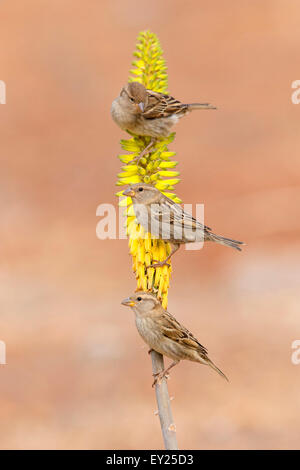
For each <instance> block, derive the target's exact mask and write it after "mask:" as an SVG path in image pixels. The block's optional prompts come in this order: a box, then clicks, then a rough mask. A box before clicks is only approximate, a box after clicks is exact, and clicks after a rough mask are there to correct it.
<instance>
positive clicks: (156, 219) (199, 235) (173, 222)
mask: <svg viewBox="0 0 300 470" xmlns="http://www.w3.org/2000/svg"><path fill="white" fill-rule="evenodd" d="M123 194H124V195H125V196H130V197H131V198H132V202H133V207H134V212H135V216H136V219H137V221H138V223H139V224H141V225H142V226H143V227H144V229H145V230H146V231H147V232H150V233H152V235H154V236H155V237H157V238H160V239H163V240H166V241H168V242H170V243H171V244H172V252H171V254H170V255H169V256H168V257H167V258H166V259H165V260H164V261H162V262H159V263H155V264H153V265H152V266H154V267H157V266H162V265H164V264H167V261H168V260H169V259H170V258H171V256H172V255H173V254H174V253H175V252H176V251H177V250H178V249H179V247H180V245H181V244H184V243H193V242H203V241H213V242H217V243H219V244H221V245H225V246H230V247H232V248H235V249H236V250H239V251H241V248H240V245H244V243H243V242H240V241H237V240H233V239H231V238H226V237H222V236H221V235H216V234H215V233H213V232H212V230H211V228H209V227H207V226H206V225H203V224H201V223H200V222H198V221H197V220H196V219H195V218H194V217H192V216H191V215H190V214H188V213H187V212H184V210H183V209H182V207H181V206H180V205H179V204H176V203H175V202H174V201H172V200H171V199H169V198H168V197H167V196H165V195H164V194H163V193H161V192H160V191H159V190H158V189H157V188H155V187H154V186H151V185H149V184H145V183H137V184H133V185H131V186H130V187H129V188H128V189H126V190H125V191H124V193H123Z"/></svg>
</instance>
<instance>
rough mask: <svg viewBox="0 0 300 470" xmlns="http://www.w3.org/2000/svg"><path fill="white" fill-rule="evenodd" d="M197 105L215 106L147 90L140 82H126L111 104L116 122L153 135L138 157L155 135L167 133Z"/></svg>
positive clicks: (151, 142)
mask: <svg viewBox="0 0 300 470" xmlns="http://www.w3.org/2000/svg"><path fill="white" fill-rule="evenodd" d="M195 109H216V107H215V106H212V105H211V104H208V103H192V104H183V103H181V102H180V101H178V100H176V99H175V98H173V97H172V96H170V95H165V94H163V93H158V92H155V91H152V90H147V89H146V88H145V87H144V85H142V84H141V83H139V82H130V83H127V84H126V85H125V86H124V87H123V88H122V90H121V93H120V96H118V98H116V99H115V100H114V101H113V103H112V107H111V115H112V118H113V120H114V121H115V123H116V124H117V125H118V126H119V127H121V129H123V130H128V131H130V132H132V133H133V134H136V135H139V136H150V137H151V138H152V139H151V141H150V143H149V145H148V146H147V147H146V148H145V149H144V150H143V152H142V153H141V154H140V156H139V158H141V157H142V156H144V155H145V154H146V153H148V152H149V150H150V148H151V147H152V146H153V145H154V143H155V141H156V139H159V138H161V137H167V136H168V135H169V134H170V131H171V128H172V126H173V125H174V124H176V123H177V122H178V120H179V119H180V118H181V117H183V116H185V115H186V114H188V113H189V112H190V111H193V110H195Z"/></svg>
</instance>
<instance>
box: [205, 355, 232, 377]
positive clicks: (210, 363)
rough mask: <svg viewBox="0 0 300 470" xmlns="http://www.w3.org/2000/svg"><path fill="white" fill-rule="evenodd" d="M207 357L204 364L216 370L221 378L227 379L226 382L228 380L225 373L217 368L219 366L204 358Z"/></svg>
mask: <svg viewBox="0 0 300 470" xmlns="http://www.w3.org/2000/svg"><path fill="white" fill-rule="evenodd" d="M206 359H207V362H206V364H207V365H208V366H209V367H211V368H212V369H213V370H215V371H216V372H218V374H219V375H220V376H221V377H223V379H225V380H227V382H229V380H228V378H227V377H226V375H225V374H223V372H222V371H221V369H219V367H217V366H216V365H215V364H214V363H213V362H212V361H211V360H210V359H209V358H208V357H207V358H206Z"/></svg>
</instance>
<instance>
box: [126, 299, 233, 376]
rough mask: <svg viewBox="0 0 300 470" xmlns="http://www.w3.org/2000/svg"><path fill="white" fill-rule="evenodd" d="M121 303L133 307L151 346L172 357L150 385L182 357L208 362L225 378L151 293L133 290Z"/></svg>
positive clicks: (204, 349)
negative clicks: (167, 365) (171, 360)
mask: <svg viewBox="0 0 300 470" xmlns="http://www.w3.org/2000/svg"><path fill="white" fill-rule="evenodd" d="M122 304H123V305H126V306H129V307H131V308H132V310H133V311H134V313H135V323H136V327H137V329H138V332H139V334H140V335H141V337H142V338H143V340H144V341H145V342H146V343H147V344H148V345H149V346H150V348H151V349H153V350H154V351H157V352H158V353H160V354H163V355H165V356H167V357H169V358H171V359H173V362H172V364H171V365H170V366H169V367H168V368H167V369H165V370H164V371H162V372H160V373H159V374H157V375H156V376H155V380H154V383H153V385H154V384H155V383H157V382H158V381H160V380H161V379H162V378H163V377H165V376H166V374H167V373H168V371H169V370H170V369H171V368H172V367H174V366H175V365H176V364H178V362H179V361H181V360H188V361H193V362H199V363H200V364H204V365H207V366H209V367H211V368H212V369H214V370H215V371H216V372H218V374H220V375H221V376H222V377H224V378H225V379H226V380H228V379H227V377H226V376H225V374H223V372H222V371H221V370H220V369H219V368H218V367H217V366H216V365H215V364H214V363H213V362H212V361H211V360H210V359H209V357H208V355H207V350H206V348H205V347H204V346H202V344H200V343H199V341H198V340H197V339H196V338H195V336H193V335H192V333H191V332H190V331H188V330H187V329H186V328H185V327H184V326H182V325H181V324H180V323H179V322H178V321H177V320H176V318H175V317H173V315H171V314H170V313H168V312H167V311H166V310H164V309H163V307H162V305H161V303H160V302H159V301H158V300H157V298H156V297H155V296H154V295H153V294H150V293H148V292H136V293H134V294H132V295H131V296H130V297H128V298H127V299H124V300H123V301H122Z"/></svg>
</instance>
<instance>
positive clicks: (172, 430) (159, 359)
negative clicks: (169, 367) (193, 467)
mask: <svg viewBox="0 0 300 470" xmlns="http://www.w3.org/2000/svg"><path fill="white" fill-rule="evenodd" d="M151 360H152V370H153V374H157V373H158V372H161V371H163V370H164V358H163V356H162V355H161V354H159V353H157V352H156V351H151ZM155 394H156V401H157V406H158V414H159V419H160V426H161V430H162V435H163V439H164V443H165V448H166V449H168V450H177V449H178V444H177V438H176V427H175V423H174V420H173V415H172V409H171V402H170V397H169V392H168V385H167V379H166V378H165V377H164V378H163V379H162V380H161V381H160V383H157V384H156V385H155Z"/></svg>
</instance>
